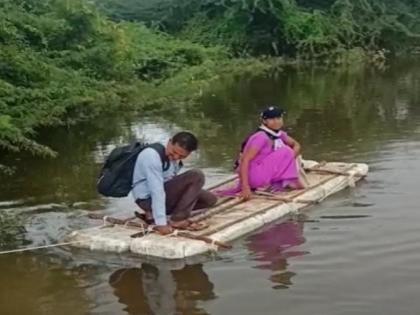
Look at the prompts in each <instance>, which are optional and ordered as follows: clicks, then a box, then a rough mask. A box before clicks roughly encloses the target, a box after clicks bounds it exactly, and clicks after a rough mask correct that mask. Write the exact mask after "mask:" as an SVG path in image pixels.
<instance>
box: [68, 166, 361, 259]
mask: <svg viewBox="0 0 420 315" xmlns="http://www.w3.org/2000/svg"><path fill="white" fill-rule="evenodd" d="M303 162H304V169H306V171H307V179H308V182H309V187H308V188H306V189H304V190H294V191H288V192H277V193H271V192H267V191H266V190H264V191H262V190H259V191H256V192H255V194H254V196H253V198H252V199H250V200H248V201H243V200H241V199H240V198H238V197H224V198H220V199H219V201H218V203H217V204H216V205H215V206H214V207H212V208H210V209H207V210H206V211H204V212H200V213H198V214H195V215H194V216H193V217H192V218H191V219H192V221H194V222H205V223H206V224H208V227H207V228H206V229H204V230H201V231H195V232H192V231H188V232H187V231H179V230H177V231H175V233H173V234H172V235H166V236H162V235H159V234H157V233H154V232H153V230H152V227H150V226H148V225H147V224H146V223H145V222H144V221H142V220H140V219H138V218H135V217H133V218H127V219H118V218H115V217H108V216H104V215H97V214H92V215H90V217H91V219H95V220H101V221H100V222H103V224H99V225H98V226H96V227H93V228H87V229H83V230H77V231H73V232H72V233H71V234H70V235H68V236H67V238H66V240H67V241H70V242H74V245H73V246H77V247H81V248H87V249H90V250H102V251H111V252H118V253H123V252H132V253H135V254H139V255H144V256H153V257H160V258H165V259H181V258H186V257H191V256H196V255H199V254H204V253H206V252H210V251H215V250H218V249H229V248H230V247H231V246H230V245H229V244H228V242H230V241H232V240H234V239H236V238H239V237H241V236H244V235H245V234H248V233H250V232H253V231H255V230H257V229H259V228H261V227H263V226H264V225H266V224H268V223H271V222H273V221H275V220H278V219H280V218H282V217H284V216H286V215H287V214H293V213H297V212H299V211H301V210H303V209H304V208H307V207H309V206H311V205H314V204H317V203H320V202H321V201H322V200H324V199H325V198H326V197H328V196H330V195H332V194H334V193H336V192H338V191H340V190H342V189H344V188H346V187H354V185H355V182H356V181H358V180H360V179H361V178H363V177H365V176H366V175H367V173H368V166H367V165H366V164H357V163H354V164H349V163H338V162H333V163H325V162H324V163H318V162H315V161H308V160H307V161H303ZM235 181H236V179H235V178H230V179H229V180H227V181H224V182H222V183H219V184H218V185H216V186H213V187H211V188H209V189H210V190H213V191H214V190H218V189H221V188H224V187H229V186H230V185H232V184H234V182H235Z"/></svg>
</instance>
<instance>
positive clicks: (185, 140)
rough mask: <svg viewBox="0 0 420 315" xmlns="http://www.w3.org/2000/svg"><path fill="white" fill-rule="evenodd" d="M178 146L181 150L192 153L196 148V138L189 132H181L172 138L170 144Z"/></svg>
mask: <svg viewBox="0 0 420 315" xmlns="http://www.w3.org/2000/svg"><path fill="white" fill-rule="evenodd" d="M175 143H176V144H178V145H179V146H180V147H181V148H183V149H185V150H187V151H188V152H192V151H195V150H197V148H198V140H197V138H196V137H195V136H194V135H193V134H192V133H190V132H187V131H181V132H178V133H177V134H176V135H175V136H173V137H172V144H175Z"/></svg>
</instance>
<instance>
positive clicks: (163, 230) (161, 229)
mask: <svg viewBox="0 0 420 315" xmlns="http://www.w3.org/2000/svg"><path fill="white" fill-rule="evenodd" d="M153 229H154V230H155V231H156V232H158V233H159V234H160V235H168V234H171V233H172V232H173V231H174V229H173V228H172V226H170V225H156V226H155V227H154V228H153Z"/></svg>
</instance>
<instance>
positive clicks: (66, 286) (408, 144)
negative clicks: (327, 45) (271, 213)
mask: <svg viewBox="0 0 420 315" xmlns="http://www.w3.org/2000/svg"><path fill="white" fill-rule="evenodd" d="M419 88H420V62H416V61H413V60H403V61H398V62H394V63H392V64H391V65H390V66H389V68H388V69H386V70H384V71H379V70H375V69H372V68H368V67H355V66H353V67H349V68H347V69H337V70H322V69H317V70H307V69H302V70H291V69H286V70H285V71H284V72H281V73H276V74H271V75H269V76H267V77H253V78H250V77H243V78H236V79H232V78H231V79H223V80H220V81H219V82H218V83H217V84H215V85H214V87H213V91H212V93H209V94H206V95H204V96H203V97H202V99H201V100H200V102H199V104H198V106H197V107H196V109H195V110H194V111H186V112H180V111H168V113H167V114H165V115H159V116H156V115H148V116H145V117H129V118H127V116H128V115H123V114H118V113H117V114H115V115H113V117H108V118H106V119H98V120H96V121H93V122H90V123H89V124H84V125H80V126H77V127H74V128H71V129H65V128H62V129H54V130H46V131H43V132H41V134H40V138H41V140H42V142H43V143H46V144H48V145H51V146H52V147H53V148H54V149H55V150H57V152H58V153H59V157H58V158H57V159H54V160H51V159H40V158H32V157H29V156H19V158H16V157H12V156H9V157H6V158H5V157H3V158H5V159H6V161H7V162H8V163H9V164H11V165H15V166H17V171H16V173H15V175H14V176H13V177H5V176H2V177H1V178H0V180H1V190H0V218H1V219H0V220H2V221H3V223H2V224H3V226H9V227H8V228H3V229H2V230H1V231H0V243H3V246H2V247H1V250H5V249H12V248H18V247H26V246H36V245H42V244H50V243H54V242H57V241H59V240H60V239H62V238H63V237H64V236H65V235H66V234H67V233H69V232H70V231H71V230H73V229H77V228H83V227H87V226H89V225H92V224H93V223H92V222H89V220H87V219H86V214H87V213H88V211H92V210H98V209H105V210H106V211H108V212H109V213H113V212H121V213H127V214H128V213H130V212H131V211H132V210H133V209H135V206H134V205H133V203H132V201H131V199H130V198H126V199H120V200H106V199H101V198H100V197H99V196H98V195H97V194H96V193H95V189H94V183H95V177H96V174H97V170H98V167H99V165H100V162H101V161H102V160H103V157H104V155H105V154H106V153H107V152H109V150H110V149H111V148H112V147H113V146H114V145H115V144H118V143H124V142H126V141H128V140H129V139H132V138H135V137H140V138H144V139H146V140H149V141H155V140H162V141H166V140H167V139H168V138H169V137H170V135H171V134H173V133H174V132H175V131H178V130H182V129H189V130H192V131H193V132H195V133H196V134H197V135H198V136H199V138H200V141H201V149H200V151H199V152H198V153H197V154H195V155H194V156H193V157H191V158H190V159H189V160H188V161H187V163H186V164H187V167H192V166H194V167H200V168H203V169H204V171H205V173H206V174H207V176H208V182H209V183H213V182H216V181H217V180H220V179H221V178H224V177H226V176H227V175H228V174H229V170H230V166H231V163H232V161H233V159H234V157H235V154H236V151H237V147H238V144H239V143H240V141H241V139H242V138H243V136H244V135H246V134H247V133H248V132H249V131H250V130H252V129H253V128H255V126H256V114H257V112H258V109H259V108H260V107H261V106H262V105H263V104H269V103H282V104H284V106H285V107H286V108H287V118H286V124H287V127H288V130H289V132H290V134H291V135H293V136H294V137H296V138H297V139H299V140H300V141H301V143H302V144H303V148H304V157H305V158H309V159H316V160H331V161H332V160H339V161H348V162H350V161H351V162H366V163H368V164H369V166H370V169H371V171H370V175H369V177H368V178H367V179H366V180H365V181H364V182H362V183H361V184H359V185H358V186H357V187H356V188H355V189H349V190H346V191H343V192H341V193H338V194H336V195H334V196H333V197H331V198H329V199H328V200H326V201H325V202H324V203H322V204H321V205H319V206H316V207H313V208H311V209H310V210H309V211H308V212H306V213H304V214H302V215H299V216H296V217H290V218H287V219H286V220H284V221H283V222H278V223H276V224H273V225H271V226H268V227H266V228H265V229H264V230H262V231H258V232H256V233H254V234H252V235H250V236H247V237H245V238H242V239H240V240H238V241H236V242H235V243H234V249H233V250H231V251H228V252H222V253H220V254H217V255H214V256H212V257H199V258H197V259H194V260H192V261H188V262H187V263H185V262H162V261H145V260H141V259H139V258H138V257H134V256H126V255H115V254H105V253H98V252H88V251H85V250H77V249H65V248H58V249H51V250H39V251H34V252H27V253H22V254H8V255H0V270H1V272H0V284H1V286H0V314H2V315H14V314H34V315H41V314H60V315H66V314H72V315H78V314H242V315H246V314H262V313H265V314H296V315H298V314H299V315H301V314H320V315H330V314H334V315H335V314H369V315H374V314H378V315H379V314H418V313H419V310H420V299H419V298H418V297H419V292H420V287H419V283H420V207H419V202H420V188H419V187H420V163H419V161H418V159H419V156H420V92H419V91H420V89H419ZM15 225H17V226H19V225H22V226H23V227H24V229H25V230H24V231H23V230H22V229H19V228H13V226H15ZM10 226H11V227H10ZM4 243H6V245H5V244H4Z"/></svg>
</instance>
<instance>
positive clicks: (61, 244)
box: [0, 241, 82, 255]
mask: <svg viewBox="0 0 420 315" xmlns="http://www.w3.org/2000/svg"><path fill="white" fill-rule="evenodd" d="M81 242H82V241H72V242H64V243H57V244H49V245H41V246H34V247H25V248H17V249H11V250H5V251H1V252H0V255H5V254H12V253H21V252H28V251H32V250H37V249H45V248H52V247H59V246H66V245H72V244H76V243H81Z"/></svg>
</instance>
